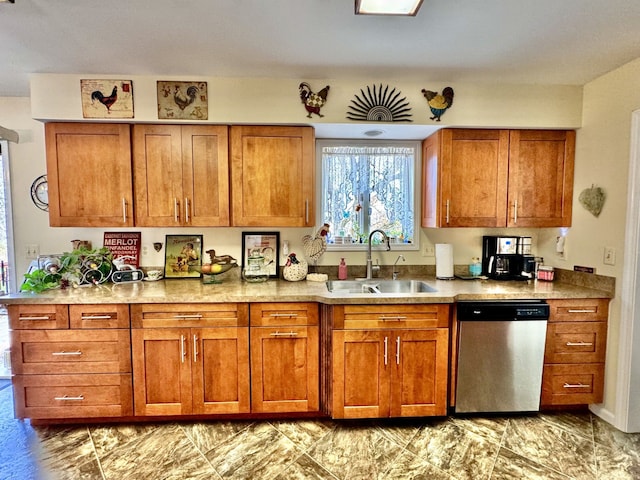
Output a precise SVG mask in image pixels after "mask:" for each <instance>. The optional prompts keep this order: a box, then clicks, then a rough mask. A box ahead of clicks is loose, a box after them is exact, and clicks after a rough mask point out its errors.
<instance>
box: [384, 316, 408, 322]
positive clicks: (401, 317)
mask: <svg viewBox="0 0 640 480" xmlns="http://www.w3.org/2000/svg"><path fill="white" fill-rule="evenodd" d="M378 318H379V319H380V320H382V321H383V322H386V321H387V320H406V319H407V317H406V316H403V315H395V316H393V317H385V316H384V315H381V316H380V317H378Z"/></svg>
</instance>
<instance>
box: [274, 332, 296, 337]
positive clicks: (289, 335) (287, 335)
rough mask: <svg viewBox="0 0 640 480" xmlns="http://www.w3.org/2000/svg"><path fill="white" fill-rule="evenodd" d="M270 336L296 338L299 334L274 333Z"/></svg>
mask: <svg viewBox="0 0 640 480" xmlns="http://www.w3.org/2000/svg"><path fill="white" fill-rule="evenodd" d="M269 335H270V336H272V337H295V336H297V335H298V332H282V333H281V332H274V333H270V334H269Z"/></svg>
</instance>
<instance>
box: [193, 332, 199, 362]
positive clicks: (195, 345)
mask: <svg viewBox="0 0 640 480" xmlns="http://www.w3.org/2000/svg"><path fill="white" fill-rule="evenodd" d="M197 361H198V336H197V335H195V334H194V335H193V363H196V362H197Z"/></svg>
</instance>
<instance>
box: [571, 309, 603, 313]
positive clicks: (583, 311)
mask: <svg viewBox="0 0 640 480" xmlns="http://www.w3.org/2000/svg"><path fill="white" fill-rule="evenodd" d="M567 311H568V312H569V313H596V312H597V310H590V309H584V310H571V309H569V310H567Z"/></svg>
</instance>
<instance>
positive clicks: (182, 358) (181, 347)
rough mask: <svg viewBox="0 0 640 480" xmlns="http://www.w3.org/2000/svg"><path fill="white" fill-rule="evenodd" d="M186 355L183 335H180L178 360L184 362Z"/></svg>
mask: <svg viewBox="0 0 640 480" xmlns="http://www.w3.org/2000/svg"><path fill="white" fill-rule="evenodd" d="M186 355H187V350H186V349H185V348H184V335H180V357H181V358H180V361H181V362H182V363H184V358H185V357H186Z"/></svg>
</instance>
